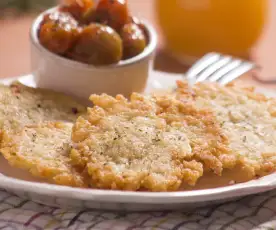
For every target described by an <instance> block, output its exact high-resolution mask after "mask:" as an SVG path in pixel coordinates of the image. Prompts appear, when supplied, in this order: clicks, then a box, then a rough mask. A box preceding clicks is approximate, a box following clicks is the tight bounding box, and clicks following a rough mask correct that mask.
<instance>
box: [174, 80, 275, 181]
mask: <svg viewBox="0 0 276 230" xmlns="http://www.w3.org/2000/svg"><path fill="white" fill-rule="evenodd" d="M176 94H177V95H176V97H177V99H178V100H181V101H189V102H190V103H193V104H194V105H195V106H196V107H197V108H200V109H208V110H211V111H212V112H213V113H214V115H215V117H216V119H217V120H218V121H219V124H220V128H221V129H222V131H223V135H225V136H226V137H227V139H228V140H229V148H230V150H231V152H232V153H233V154H234V155H235V156H236V157H237V162H238V164H239V165H240V166H241V167H244V168H245V169H246V172H247V173H248V174H249V175H251V178H254V177H256V176H262V175H266V174H268V173H271V172H273V171H275V170H276V138H275V137H276V118H275V114H276V112H275V111H276V109H275V108H276V107H275V105H276V100H275V99H272V98H267V97H266V96H264V95H262V94H260V93H256V92H254V88H252V87H249V88H248V87H238V86H236V85H235V84H229V85H227V86H225V87H223V86H220V85H218V84H215V83H198V84H196V85H195V86H194V87H193V88H192V89H190V88H189V87H188V84H187V83H185V82H178V90H177V93H176Z"/></svg>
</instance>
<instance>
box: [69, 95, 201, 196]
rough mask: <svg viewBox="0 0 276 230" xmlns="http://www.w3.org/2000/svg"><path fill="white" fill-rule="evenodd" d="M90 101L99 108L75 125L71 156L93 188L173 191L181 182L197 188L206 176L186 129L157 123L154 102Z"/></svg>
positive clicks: (162, 121) (146, 99)
mask: <svg viewBox="0 0 276 230" xmlns="http://www.w3.org/2000/svg"><path fill="white" fill-rule="evenodd" d="M90 99H91V100H92V101H93V103H94V105H95V106H94V107H93V108H92V109H88V114H87V115H86V116H82V117H79V118H78V120H77V122H76V124H75V125H74V128H73V132H72V140H73V142H74V145H73V149H72V151H71V154H70V156H71V159H72V162H73V163H74V164H75V165H78V166H82V167H83V168H85V167H87V170H88V173H89V175H90V177H91V184H92V185H94V186H96V187H98V188H104V189H122V190H139V189H146V190H150V191H174V190H177V189H178V188H179V186H180V185H181V183H182V182H183V181H184V182H186V183H189V184H191V185H193V184H195V183H196V181H197V179H198V178H199V177H200V176H202V173H203V167H202V164H201V163H200V162H197V161H195V160H193V155H194V154H193V152H192V149H191V146H190V141H189V140H188V139H187V136H186V134H185V131H184V130H183V127H182V126H181V125H180V124H178V123H177V122H175V123H174V124H170V125H168V124H167V122H166V120H165V119H163V118H161V117H158V116H157V115H156V113H157V110H159V108H158V106H157V104H156V101H155V99H154V98H153V97H151V96H142V95H139V94H133V95H132V98H131V101H128V100H126V99H125V98H124V97H122V96H117V97H116V98H113V97H110V96H107V95H102V96H96V95H92V96H91V98H90Z"/></svg>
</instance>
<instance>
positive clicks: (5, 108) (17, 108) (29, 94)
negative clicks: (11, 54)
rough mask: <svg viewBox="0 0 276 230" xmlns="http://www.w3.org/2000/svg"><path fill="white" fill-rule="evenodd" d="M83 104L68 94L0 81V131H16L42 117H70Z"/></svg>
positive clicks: (48, 119)
mask: <svg viewBox="0 0 276 230" xmlns="http://www.w3.org/2000/svg"><path fill="white" fill-rule="evenodd" d="M85 111H86V108H85V107H84V106H82V105H81V104H79V103H78V102H76V101H75V100H74V99H72V98H71V97H68V96H65V95H63V94H61V93H56V92H53V91H50V90H44V89H39V88H31V87H27V86H25V85H23V84H21V83H19V82H14V83H12V84H11V85H10V86H4V85H0V133H1V132H2V131H3V130H4V131H6V132H17V131H21V129H22V128H23V127H24V126H25V125H30V124H37V123H41V122H44V121H72V122H74V121H75V120H76V119H77V117H78V116H79V115H80V114H82V113H83V112H85Z"/></svg>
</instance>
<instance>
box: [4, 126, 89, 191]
mask: <svg viewBox="0 0 276 230" xmlns="http://www.w3.org/2000/svg"><path fill="white" fill-rule="evenodd" d="M72 125H73V124H70V123H61V122H53V123H45V124H40V125H32V126H26V127H24V128H23V130H22V132H20V133H18V134H16V135H9V134H8V133H6V132H4V134H3V142H2V148H1V152H2V154H3V156H4V157H5V158H6V159H7V160H8V162H9V164H10V165H11V166H14V167H18V168H21V169H25V170H28V171H29V172H30V173H31V174H32V175H34V176H36V177H40V178H44V179H47V180H48V181H49V182H52V183H56V184H59V185H67V186H73V187H87V184H86V182H85V176H83V175H82V174H81V173H80V172H79V171H78V170H77V169H76V168H74V167H73V166H72V165H71V164H70V158H69V152H70V149H71V140H70V139H71V130H72Z"/></svg>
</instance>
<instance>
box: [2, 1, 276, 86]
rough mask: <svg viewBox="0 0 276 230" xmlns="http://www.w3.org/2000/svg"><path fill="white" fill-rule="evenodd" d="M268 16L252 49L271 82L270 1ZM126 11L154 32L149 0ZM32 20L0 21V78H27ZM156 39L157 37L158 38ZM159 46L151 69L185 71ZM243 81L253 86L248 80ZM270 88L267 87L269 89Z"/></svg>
mask: <svg viewBox="0 0 276 230" xmlns="http://www.w3.org/2000/svg"><path fill="white" fill-rule="evenodd" d="M270 1H271V3H270V12H269V17H268V20H267V25H266V28H265V29H264V33H263V36H262V38H261V39H260V41H259V42H258V44H257V45H256V47H255V48H254V52H253V58H254V61H256V62H257V63H259V64H260V65H261V66H262V71H261V72H259V73H258V75H260V77H262V78H263V79H268V78H270V79H271V78H274V79H275V80H276V63H275V60H276V44H275V41H276V1H274V0H270ZM129 3H130V8H131V10H132V11H133V12H134V13H135V15H136V16H138V17H141V18H146V19H147V20H149V21H151V22H152V23H153V24H154V25H155V26H156V28H157V31H158V27H157V25H156V22H155V18H154V1H153V0H129ZM34 17H35V15H34V16H30V15H28V16H22V17H20V18H16V19H9V20H0V28H1V29H0V78H4V77H12V76H18V75H23V74H27V73H29V72H30V58H29V56H30V52H29V28H30V26H31V23H32V21H33V19H34ZM159 35H160V34H159ZM159 40H160V42H159V43H160V45H159V51H158V54H157V58H156V61H155V68H156V69H158V70H162V71H165V72H171V73H175V72H177V73H179V72H184V71H185V70H186V67H185V66H183V65H181V64H180V63H177V61H175V60H173V59H172V58H170V57H168V56H167V55H166V54H165V53H164V52H162V49H161V48H160V47H162V43H163V42H162V36H161V35H160V36H159ZM244 80H247V81H250V82H251V83H254V84H260V83H259V82H256V81H253V82H252V78H251V77H250V76H246V77H244ZM271 86H272V87H274V85H270V87H271Z"/></svg>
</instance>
